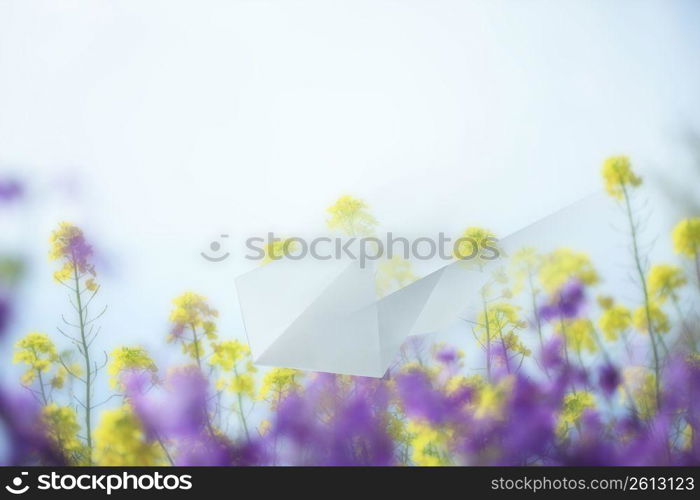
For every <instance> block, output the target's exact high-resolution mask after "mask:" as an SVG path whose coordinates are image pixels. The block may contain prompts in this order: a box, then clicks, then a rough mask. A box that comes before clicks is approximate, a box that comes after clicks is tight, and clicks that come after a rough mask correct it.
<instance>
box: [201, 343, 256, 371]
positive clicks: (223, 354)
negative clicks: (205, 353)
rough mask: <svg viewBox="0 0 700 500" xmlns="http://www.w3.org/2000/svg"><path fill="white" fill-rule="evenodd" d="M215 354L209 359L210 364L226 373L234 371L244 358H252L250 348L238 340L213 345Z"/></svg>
mask: <svg viewBox="0 0 700 500" xmlns="http://www.w3.org/2000/svg"><path fill="white" fill-rule="evenodd" d="M212 349H213V350H214V354H212V355H211V358H209V364H210V365H212V366H216V367H219V368H221V369H222V370H224V371H227V372H230V371H233V369H234V367H235V366H236V365H238V363H240V362H241V361H242V360H243V359H244V358H246V357H248V356H250V348H249V347H248V346H247V345H246V344H244V343H243V342H240V341H238V340H235V339H233V340H224V341H221V342H217V343H216V344H213V345H212Z"/></svg>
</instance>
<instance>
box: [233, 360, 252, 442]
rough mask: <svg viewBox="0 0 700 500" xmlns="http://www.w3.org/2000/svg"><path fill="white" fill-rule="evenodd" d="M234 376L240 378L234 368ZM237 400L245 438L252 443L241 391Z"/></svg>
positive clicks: (237, 395)
mask: <svg viewBox="0 0 700 500" xmlns="http://www.w3.org/2000/svg"><path fill="white" fill-rule="evenodd" d="M233 374H234V375H235V376H236V378H238V370H237V369H236V367H235V366H234V367H233ZM236 399H237V400H238V414H239V415H240V416H241V424H243V431H244V432H245V437H246V439H247V440H248V441H250V433H249V432H248V422H246V419H245V412H244V411H243V396H242V395H241V393H240V391H239V392H238V393H237V394H236Z"/></svg>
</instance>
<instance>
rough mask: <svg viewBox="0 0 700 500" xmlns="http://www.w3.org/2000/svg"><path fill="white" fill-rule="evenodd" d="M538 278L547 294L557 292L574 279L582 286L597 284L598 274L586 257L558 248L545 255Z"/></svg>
mask: <svg viewBox="0 0 700 500" xmlns="http://www.w3.org/2000/svg"><path fill="white" fill-rule="evenodd" d="M539 278H540V282H541V283H542V286H543V287H544V288H545V290H546V291H547V292H548V293H554V292H556V291H558V290H559V289H560V288H561V287H562V286H563V285H564V284H565V283H567V282H568V281H570V280H571V279H574V278H575V279H577V280H578V281H580V282H581V283H583V284H584V285H595V284H596V283H598V273H596V270H595V268H594V267H593V264H592V263H591V260H590V259H589V258H588V256H587V255H586V254H585V253H582V252H576V251H574V250H571V249H569V248H560V249H558V250H555V251H554V252H551V253H550V254H548V255H546V256H545V258H544V261H543V263H542V266H541V267H540V272H539Z"/></svg>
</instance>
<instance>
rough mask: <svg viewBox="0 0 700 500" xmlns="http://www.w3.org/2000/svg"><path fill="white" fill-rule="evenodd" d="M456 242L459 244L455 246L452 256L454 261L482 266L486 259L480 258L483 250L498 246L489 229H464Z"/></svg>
mask: <svg viewBox="0 0 700 500" xmlns="http://www.w3.org/2000/svg"><path fill="white" fill-rule="evenodd" d="M460 240H461V241H460ZM457 241H459V242H458V243H457V244H456V245H455V248H454V251H453V255H454V257H455V258H456V259H461V260H463V261H464V263H465V264H470V263H476V264H478V265H481V264H484V263H485V262H487V259H484V258H483V256H482V251H483V249H484V248H487V247H488V248H497V246H498V245H497V244H496V242H497V240H496V235H495V234H494V233H493V232H491V231H490V230H489V229H486V228H483V227H478V226H470V227H468V228H466V229H465V230H464V232H463V233H462V235H461V236H460V237H459V240H457ZM489 257H490V255H489Z"/></svg>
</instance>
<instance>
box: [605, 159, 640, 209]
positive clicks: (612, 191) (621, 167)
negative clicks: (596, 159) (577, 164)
mask: <svg viewBox="0 0 700 500" xmlns="http://www.w3.org/2000/svg"><path fill="white" fill-rule="evenodd" d="M602 173H603V181H604V182H605V190H606V191H607V193H608V194H609V195H610V196H612V197H613V198H616V199H618V200H621V199H622V198H623V196H624V190H625V189H626V188H627V187H637V186H639V185H640V184H641V183H642V179H641V177H638V176H637V175H636V174H635V173H634V172H633V171H632V166H631V164H630V159H629V158H628V157H627V156H611V157H610V158H608V159H607V160H605V162H604V163H603V171H602Z"/></svg>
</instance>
